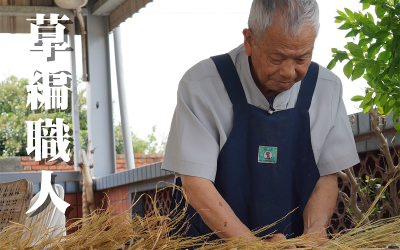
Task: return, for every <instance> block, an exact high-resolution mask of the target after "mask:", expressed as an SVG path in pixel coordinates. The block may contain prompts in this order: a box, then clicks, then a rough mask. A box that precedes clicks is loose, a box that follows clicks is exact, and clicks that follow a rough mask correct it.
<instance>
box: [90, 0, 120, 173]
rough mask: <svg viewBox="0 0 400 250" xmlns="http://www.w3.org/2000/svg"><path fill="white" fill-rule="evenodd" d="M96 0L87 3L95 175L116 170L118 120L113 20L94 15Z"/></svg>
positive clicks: (91, 122)
mask: <svg viewBox="0 0 400 250" xmlns="http://www.w3.org/2000/svg"><path fill="white" fill-rule="evenodd" d="M93 3H94V1H92V0H90V1H89V2H88V5H87V7H86V8H87V9H88V15H87V17H86V18H87V27H86V31H87V53H88V56H87V60H88V74H89V79H88V82H87V85H88V87H89V88H88V89H87V91H88V92H87V108H88V112H87V115H88V117H87V119H88V136H89V140H90V141H91V142H92V146H93V148H95V147H96V148H97V149H96V153H95V154H94V155H93V163H94V175H92V176H93V177H102V176H106V175H110V174H113V173H116V172H117V171H116V159H115V158H116V155H115V139H114V124H113V114H112V95H111V73H110V54H109V41H108V39H109V32H110V31H109V21H108V17H107V16H102V17H100V16H93V15H92V13H91V12H90V10H91V8H92V6H93Z"/></svg>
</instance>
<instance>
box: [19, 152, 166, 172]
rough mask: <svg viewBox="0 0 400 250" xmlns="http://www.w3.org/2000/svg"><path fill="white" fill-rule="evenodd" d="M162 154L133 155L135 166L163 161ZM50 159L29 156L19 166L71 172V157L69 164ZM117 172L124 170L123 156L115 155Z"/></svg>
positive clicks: (29, 169) (28, 170)
mask: <svg viewBox="0 0 400 250" xmlns="http://www.w3.org/2000/svg"><path fill="white" fill-rule="evenodd" d="M163 158H164V154H150V155H143V154H135V166H136V167H142V166H146V165H149V164H152V163H155V162H160V161H163ZM50 159H51V157H49V158H47V159H43V160H41V161H35V158H33V157H29V156H22V157H21V165H22V166H23V171H22V172H40V171H42V170H54V171H72V170H74V160H73V156H72V157H71V160H70V161H69V162H65V161H62V160H61V159H60V158H59V159H58V160H55V161H51V162H49V160H50ZM116 161H117V172H122V171H125V170H126V166H125V155H123V154H118V155H117V159H116Z"/></svg>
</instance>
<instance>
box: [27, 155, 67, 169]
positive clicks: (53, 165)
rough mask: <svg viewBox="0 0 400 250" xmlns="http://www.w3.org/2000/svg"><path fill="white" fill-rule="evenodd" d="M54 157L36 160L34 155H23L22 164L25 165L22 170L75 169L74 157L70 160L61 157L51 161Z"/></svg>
mask: <svg viewBox="0 0 400 250" xmlns="http://www.w3.org/2000/svg"><path fill="white" fill-rule="evenodd" d="M51 158H52V157H49V158H47V159H43V160H41V161H35V158H34V157H29V156H21V165H22V166H23V170H22V172H40V171H42V170H53V171H71V170H74V159H73V157H71V158H70V161H69V162H65V161H63V160H61V158H59V159H57V160H54V161H50V159H51Z"/></svg>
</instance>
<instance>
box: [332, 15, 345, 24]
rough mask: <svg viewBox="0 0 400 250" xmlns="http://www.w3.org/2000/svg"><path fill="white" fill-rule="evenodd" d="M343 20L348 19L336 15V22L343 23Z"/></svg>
mask: <svg viewBox="0 0 400 250" xmlns="http://www.w3.org/2000/svg"><path fill="white" fill-rule="evenodd" d="M343 21H346V19H345V18H343V17H342V16H335V23H341V22H343Z"/></svg>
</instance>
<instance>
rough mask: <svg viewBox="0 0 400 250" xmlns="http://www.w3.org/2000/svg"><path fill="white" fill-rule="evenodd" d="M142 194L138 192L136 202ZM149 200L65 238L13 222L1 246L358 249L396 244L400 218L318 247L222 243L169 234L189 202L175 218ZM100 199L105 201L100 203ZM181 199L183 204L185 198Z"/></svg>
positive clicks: (308, 242) (101, 214)
mask: <svg viewBox="0 0 400 250" xmlns="http://www.w3.org/2000/svg"><path fill="white" fill-rule="evenodd" d="M161 190H162V189H160V190H159V191H161ZM106 198H107V197H106ZM141 198H142V196H141V197H139V198H138V199H137V200H136V202H137V201H138V200H139V199H141ZM150 198H151V199H152V204H153V208H154V212H152V213H151V214H150V215H147V216H144V217H140V216H138V215H134V216H132V215H131V214H130V211H129V210H126V211H124V212H122V213H119V214H117V215H112V214H113V211H114V210H113V209H114V207H113V206H111V207H108V208H107V209H97V210H95V211H94V212H93V213H91V214H90V215H89V216H88V217H87V218H82V219H77V220H76V221H75V222H73V223H71V224H70V225H69V226H68V227H67V228H66V229H65V230H70V229H72V228H76V227H77V228H78V230H77V231H75V232H74V233H72V234H69V235H67V236H63V235H62V232H61V233H59V234H57V235H56V236H55V237H52V238H50V239H47V237H46V235H50V234H51V233H52V232H55V231H56V228H50V229H46V228H44V226H41V225H34V227H35V228H36V227H38V226H41V227H43V230H33V228H31V229H29V228H27V227H25V226H23V225H22V224H19V223H12V225H11V226H9V227H7V228H4V229H3V230H2V231H1V232H0V249H24V250H25V249H29V250H38V249H44V248H46V249H49V250H55V249H68V250H70V249H71V250H75V249H85V250H86V249H87V250H92V249H93V250H94V249H104V250H110V249H118V248H121V247H124V245H125V243H127V242H130V245H127V246H125V247H124V248H125V249H135V250H139V249H143V250H148V249H165V250H170V249H186V248H190V247H199V248H200V249H204V250H211V249H226V250H239V249H288V248H293V247H295V246H302V247H304V248H303V249H360V248H371V247H374V248H376V247H381V246H385V245H388V244H392V243H399V242H400V218H399V217H394V218H390V219H384V220H379V221H376V222H373V223H369V224H365V225H360V226H357V227H356V228H355V229H352V230H347V231H344V232H342V233H340V234H339V235H333V239H332V240H329V241H328V242H327V243H326V244H324V245H322V246H319V247H313V246H312V244H314V243H315V242H317V241H319V240H320V239H319V238H318V237H317V236H316V235H303V236H300V237H297V238H294V239H288V240H284V241H279V242H274V243H269V242H265V241H263V240H262V239H258V240H257V239H255V240H254V239H252V240H249V239H247V238H246V237H247V236H248V235H247V236H242V237H238V238H232V239H228V240H226V241H222V240H219V241H206V239H207V238H208V237H209V235H205V236H202V237H196V238H184V237H181V236H180V234H182V233H183V232H185V230H187V228H188V224H187V222H185V223H183V226H180V228H179V229H180V231H179V233H176V234H174V235H170V236H169V233H170V231H171V230H172V229H173V228H175V227H177V226H178V223H179V222H181V221H182V220H183V219H184V216H185V209H186V207H187V204H186V202H185V204H186V207H185V209H184V210H183V211H171V213H175V214H174V218H170V216H169V215H167V216H163V215H161V214H160V213H159V211H158V209H157V206H156V204H157V193H156V196H155V197H150ZM185 198H186V197H185ZM104 202H105V201H104V200H103V205H104ZM136 202H135V203H136ZM180 202H184V200H183V201H180ZM133 205H134V204H133ZM133 205H132V206H133ZM103 207H104V206H103ZM276 223H279V222H276ZM83 224H85V226H83ZM271 226H273V225H268V226H266V227H264V228H261V229H259V230H257V231H255V232H253V234H257V233H259V232H262V231H264V230H266V229H267V228H269V227H271ZM271 236H273V235H267V236H266V238H268V237H271ZM40 237H41V239H43V240H42V241H41V242H39V243H36V244H33V245H32V240H31V239H35V241H36V239H38V238H40Z"/></svg>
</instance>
